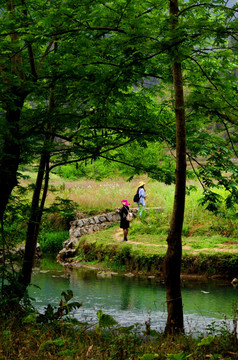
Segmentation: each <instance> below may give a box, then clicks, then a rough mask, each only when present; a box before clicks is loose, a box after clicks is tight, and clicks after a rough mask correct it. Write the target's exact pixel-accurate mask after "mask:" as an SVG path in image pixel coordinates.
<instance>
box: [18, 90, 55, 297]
mask: <svg viewBox="0 0 238 360" xmlns="http://www.w3.org/2000/svg"><path fill="white" fill-rule="evenodd" d="M54 106H55V103H54V87H52V89H51V92H50V98H49V111H52V110H53V109H54ZM46 127H47V129H48V130H49V125H48V124H47V126H46ZM52 141H53V137H52V136H47V135H46V137H45V141H44V144H43V150H42V155H41V158H40V164H39V169H38V174H37V179H36V185H35V189H34V192H33V196H32V203H31V215H30V218H29V221H28V227H27V235H26V243H25V254H24V261H23V266H22V271H21V273H20V275H19V281H20V283H21V284H22V285H23V292H24V291H25V290H26V288H27V286H28V285H29V284H30V282H31V274H32V269H33V266H34V261H35V253H36V245H37V239H38V235H39V230H40V223H41V218H42V214H43V210H44V205H45V200H46V196H47V191H48V184H49V162H50V150H49V145H50V144H51V142H52ZM44 179H45V183H44V188H43V181H44ZM42 188H43V193H42V197H41V191H42ZM40 198H41V200H40Z"/></svg>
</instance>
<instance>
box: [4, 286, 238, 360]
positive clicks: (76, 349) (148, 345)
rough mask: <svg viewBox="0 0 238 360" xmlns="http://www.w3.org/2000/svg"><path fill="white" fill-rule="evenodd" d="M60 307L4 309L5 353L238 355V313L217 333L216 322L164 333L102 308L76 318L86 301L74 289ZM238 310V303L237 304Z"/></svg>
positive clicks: (160, 359) (141, 358)
mask: <svg viewBox="0 0 238 360" xmlns="http://www.w3.org/2000/svg"><path fill="white" fill-rule="evenodd" d="M61 295H62V299H61V300H60V303H59V306H58V307H52V306H50V305H48V307H47V308H46V309H45V312H44V313H43V314H39V313H37V312H35V311H34V309H30V308H29V307H28V308H27V307H25V308H23V307H19V308H18V309H15V312H14V313H12V312H11V313H9V312H8V313H6V312H4V310H5V309H4V308H2V311H1V315H0V320H1V321H0V331H1V334H2V336H1V337H0V357H1V359H2V360H9V359H22V360H26V359H29V358H30V359H33V360H38V359H42V360H48V359H52V360H53V359H59V360H66V359H67V360H71V359H79V360H85V359H87V358H88V359H90V360H104V359H107V360H122V359H133V360H152V359H154V360H169V359H175V360H184V359H187V358H191V359H193V360H203V359H205V358H207V357H208V358H210V359H227V360H231V359H233V358H235V357H236V355H237V351H238V347H237V333H236V326H237V319H236V315H235V314H234V331H233V333H230V331H228V330H227V328H226V327H225V326H224V327H222V328H221V329H220V330H219V331H217V334H216V335H213V332H214V330H215V325H214V324H213V326H214V328H213V326H212V325H210V326H209V327H208V328H207V329H206V335H204V334H202V333H201V334H199V335H197V337H196V338H194V337H192V336H191V335H184V334H183V335H182V334H177V335H173V336H168V335H167V336H164V335H163V334H161V333H160V332H157V331H155V330H153V329H151V327H150V319H148V321H146V324H145V326H144V327H143V326H139V325H134V326H130V327H120V326H119V325H118V324H117V322H116V321H115V320H114V318H113V317H112V316H110V315H108V314H105V313H103V312H102V311H101V310H99V311H98V312H97V322H96V323H95V324H91V325H90V324H87V323H80V322H79V321H77V320H76V319H74V318H73V316H72V314H71V313H72V312H73V310H74V309H78V308H80V307H81V303H78V302H74V301H72V298H73V293H72V291H70V290H68V291H66V292H62V294H61ZM235 311H237V309H235Z"/></svg>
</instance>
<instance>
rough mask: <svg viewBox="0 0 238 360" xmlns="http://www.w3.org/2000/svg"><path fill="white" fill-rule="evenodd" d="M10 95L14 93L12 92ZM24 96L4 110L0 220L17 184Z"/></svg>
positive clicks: (0, 176) (0, 173) (0, 175)
mask: <svg viewBox="0 0 238 360" xmlns="http://www.w3.org/2000/svg"><path fill="white" fill-rule="evenodd" d="M12 96H13V97H15V96H16V95H15V94H14V93H12ZM24 98H25V97H19V98H18V99H17V100H16V101H15V102H14V104H11V105H9V108H8V109H7V111H6V128H7V131H6V134H5V135H4V139H3V147H2V154H1V155H0V220H2V219H3V215H4V212H5V209H6V206H7V204H8V201H9V197H10V195H11V193H12V190H13V189H14V187H15V186H16V185H17V170H18V166H19V163H20V133H19V120H20V114H21V109H22V106H23V102H24Z"/></svg>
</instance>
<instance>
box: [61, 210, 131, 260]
mask: <svg viewBox="0 0 238 360" xmlns="http://www.w3.org/2000/svg"><path fill="white" fill-rule="evenodd" d="M130 211H131V212H132V214H133V217H134V218H135V217H136V216H137V211H138V210H137V209H130ZM119 221H120V215H119V213H118V211H117V210H115V211H112V212H110V213H105V214H101V215H97V216H92V217H89V218H84V219H75V220H74V221H72V222H71V223H70V230H69V236H70V237H69V239H68V240H66V241H65V242H64V243H63V249H62V250H61V251H60V252H59V254H58V256H57V259H58V261H63V262H64V261H65V260H66V259H67V261H68V259H69V258H72V257H74V256H75V253H76V249H77V245H78V242H79V239H80V238H81V236H83V235H87V234H92V233H93V232H95V231H100V230H103V229H105V228H106V227H107V226H109V225H110V224H111V223H114V222H119Z"/></svg>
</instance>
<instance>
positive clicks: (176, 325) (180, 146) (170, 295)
mask: <svg viewBox="0 0 238 360" xmlns="http://www.w3.org/2000/svg"><path fill="white" fill-rule="evenodd" d="M177 13H178V2H177V0H170V14H171V16H172V28H173V22H174V16H176V15H177ZM172 69H173V82H174V90H175V118H176V186H175V196H174V206H173V214H172V219H171V224H170V231H169V235H168V238H167V243H168V248H167V253H166V256H165V261H164V279H165V288H166V300H167V312H168V317H167V323H166V327H165V332H166V333H175V332H182V331H183V330H184V322H183V305H182V296H181V286H180V273H181V259H182V238H181V235H182V227H183V219H184V206H185V189H186V128H185V110H184V94H183V78H182V67H181V63H179V62H176V61H174V60H173V63H172Z"/></svg>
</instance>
